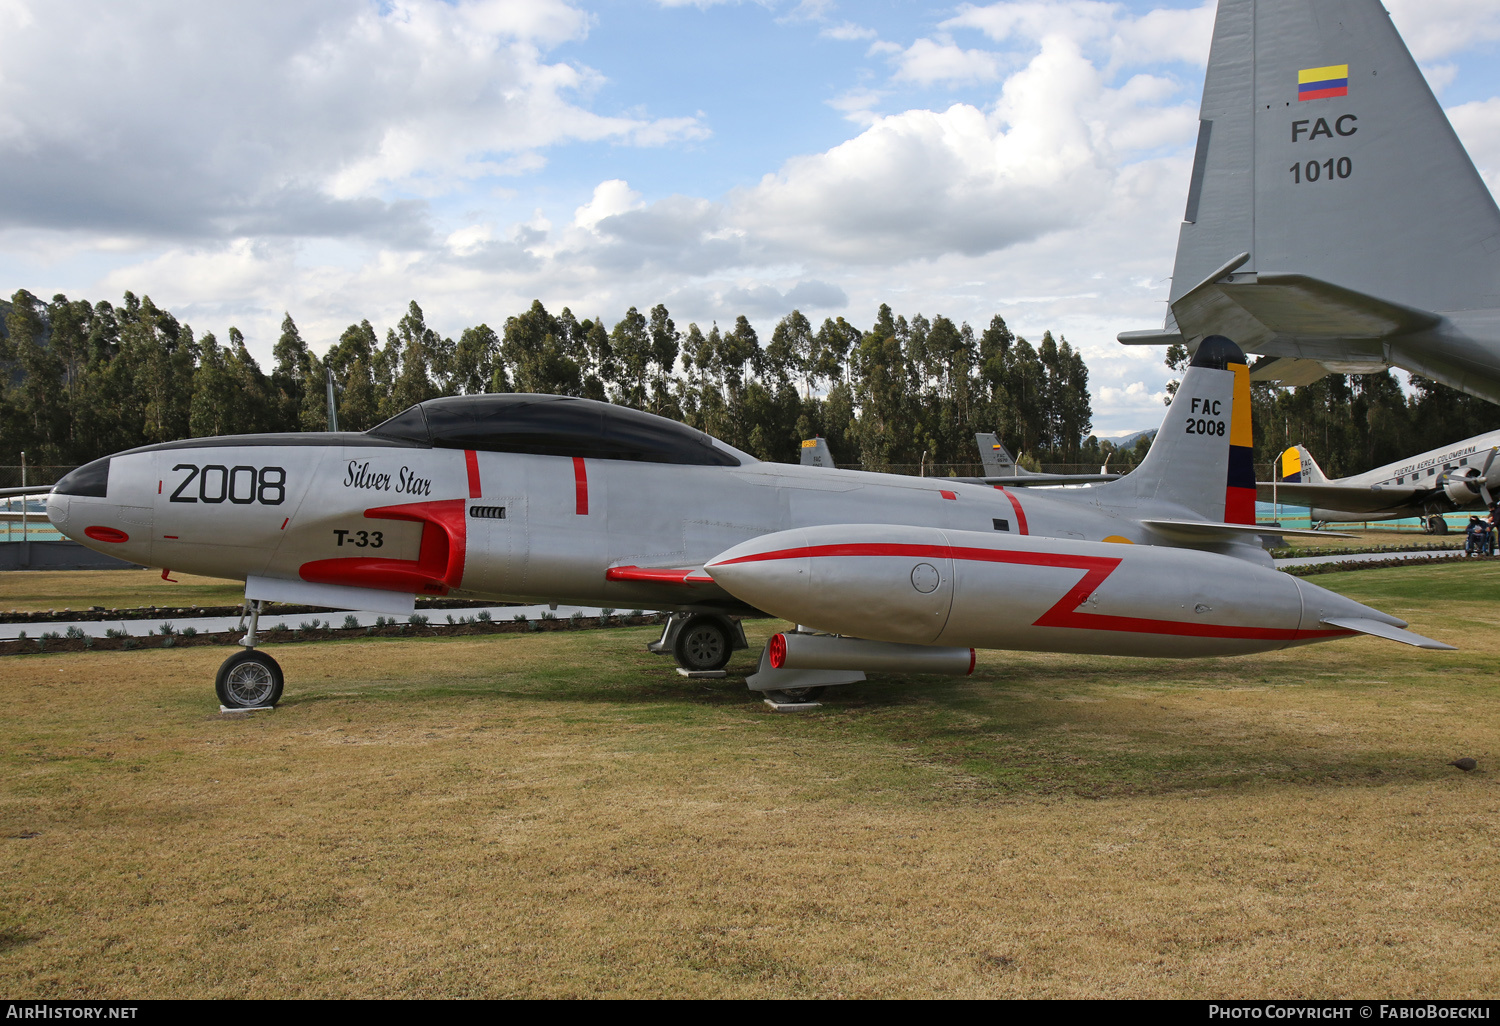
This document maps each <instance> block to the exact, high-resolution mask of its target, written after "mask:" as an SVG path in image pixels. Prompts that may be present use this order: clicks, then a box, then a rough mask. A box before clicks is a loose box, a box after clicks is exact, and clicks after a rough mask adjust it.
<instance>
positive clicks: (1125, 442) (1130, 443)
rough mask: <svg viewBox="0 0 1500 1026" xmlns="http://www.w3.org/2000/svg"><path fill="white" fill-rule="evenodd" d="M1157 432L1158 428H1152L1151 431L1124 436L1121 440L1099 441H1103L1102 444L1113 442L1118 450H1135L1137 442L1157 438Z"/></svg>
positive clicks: (1102, 439) (1104, 439)
mask: <svg viewBox="0 0 1500 1026" xmlns="http://www.w3.org/2000/svg"><path fill="white" fill-rule="evenodd" d="M1156 431H1157V429H1156V428H1152V429H1151V430H1150V431H1137V432H1135V433H1133V434H1129V435H1124V436H1122V437H1120V438H1101V439H1099V441H1101V442H1113V443H1114V446H1115V448H1117V449H1133V448H1135V443H1136V442H1137V441H1139V440H1140V439H1142V438H1155V437H1156Z"/></svg>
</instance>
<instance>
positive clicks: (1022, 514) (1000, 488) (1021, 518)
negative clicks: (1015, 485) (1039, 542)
mask: <svg viewBox="0 0 1500 1026" xmlns="http://www.w3.org/2000/svg"><path fill="white" fill-rule="evenodd" d="M995 491H997V492H999V493H1000V494H1001V495H1003V496H1005V497H1006V498H1007V499H1009V500H1010V508H1011V509H1013V510H1015V511H1016V526H1017V527H1019V528H1020V529H1021V533H1022V534H1030V533H1031V532H1030V531H1028V530H1027V529H1026V511H1025V510H1023V509H1022V508H1021V503H1020V500H1018V499H1017V498H1016V497H1015V496H1014V495H1012V494H1011V493H1010V492H1007V491H1006V490H1005V486H1004V485H996V486H995Z"/></svg>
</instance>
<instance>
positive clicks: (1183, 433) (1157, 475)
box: [1101, 335, 1255, 524]
mask: <svg viewBox="0 0 1500 1026" xmlns="http://www.w3.org/2000/svg"><path fill="white" fill-rule="evenodd" d="M1250 412H1251V411H1250V368H1249V366H1248V364H1247V363H1246V362H1245V354H1244V352H1243V351H1242V350H1241V349H1240V347H1239V346H1237V345H1235V344H1234V343H1233V342H1231V341H1230V340H1229V339H1227V338H1224V337H1223V336H1222V335H1210V336H1209V337H1208V338H1206V339H1204V340H1203V342H1202V343H1201V344H1200V345H1199V346H1198V351H1197V352H1196V353H1194V354H1193V360H1192V363H1191V364H1190V365H1189V366H1188V368H1187V371H1186V372H1185V373H1184V374H1183V376H1182V383H1181V384H1180V385H1178V386H1177V394H1176V395H1175V396H1174V397H1173V399H1172V405H1171V406H1169V407H1167V415H1166V417H1165V419H1163V420H1162V424H1161V430H1160V431H1158V432H1157V433H1156V437H1155V438H1154V439H1152V441H1151V450H1150V452H1148V453H1146V458H1145V459H1144V460H1142V461H1141V465H1140V466H1139V467H1136V468H1135V470H1134V471H1132V472H1131V473H1130V474H1128V475H1126V476H1125V477H1124V478H1122V479H1121V480H1119V481H1117V482H1114V483H1112V484H1108V485H1103V486H1101V487H1102V488H1104V489H1108V491H1107V492H1103V493H1102V494H1107V495H1109V496H1111V498H1113V497H1115V496H1117V495H1119V494H1120V493H1122V492H1124V493H1127V494H1128V493H1130V492H1133V493H1134V496H1135V499H1136V501H1137V502H1138V503H1141V504H1145V503H1160V504H1164V505H1172V506H1180V507H1186V508H1187V509H1189V510H1192V511H1193V512H1194V513H1196V514H1197V515H1198V516H1200V517H1202V518H1203V519H1204V520H1209V521H1216V522H1224V523H1231V524H1253V523H1255V463H1254V459H1253V440H1252V438H1251V428H1250Z"/></svg>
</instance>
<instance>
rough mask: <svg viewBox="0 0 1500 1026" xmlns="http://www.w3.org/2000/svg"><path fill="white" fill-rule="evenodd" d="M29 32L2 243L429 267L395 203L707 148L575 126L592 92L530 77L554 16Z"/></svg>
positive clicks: (510, 9)
mask: <svg viewBox="0 0 1500 1026" xmlns="http://www.w3.org/2000/svg"><path fill="white" fill-rule="evenodd" d="M10 2H11V4H12V5H13V6H14V4H15V3H16V0H10ZM28 12H29V17H30V18H31V21H30V24H24V22H25V20H26V19H25V18H15V19H12V20H11V22H10V23H9V24H8V25H7V31H6V32H5V33H3V34H0V68H3V69H4V74H3V75H0V111H4V112H5V113H4V115H3V116H0V225H45V226H48V227H51V228H62V229H66V228H68V227H79V228H87V229H89V230H93V231H100V230H103V231H111V230H112V231H115V232H118V233H121V234H127V235H130V234H134V235H137V236H153V235H155V236H172V237H179V238H180V237H191V236H194V235H197V236H200V237H214V236H220V237H234V236H237V235H252V234H253V235H265V234H282V235H296V236H318V235H327V236H339V235H350V234H366V235H373V236H376V237H381V238H385V239H388V240H392V241H400V242H401V243H402V244H405V245H426V244H429V243H430V242H431V240H430V238H429V235H428V232H429V229H428V228H427V215H426V211H425V207H424V205H423V204H421V203H420V202H418V201H415V200H414V199H413V197H419V196H427V195H434V194H441V193H443V192H445V191H446V190H448V189H449V188H451V186H452V184H453V183H455V182H462V181H469V180H473V179H476V178H490V177H495V176H508V175H515V174H520V173H525V172H529V171H534V170H536V169H537V168H538V167H540V166H541V165H542V163H543V162H544V156H543V154H544V153H545V151H546V149H547V148H548V147H551V146H555V145H557V144H559V143H564V142H571V141H577V140H606V139H607V140H614V141H619V142H625V143H633V144H639V145H659V144H661V143H663V142H665V141H668V140H672V139H679V138H692V137H700V136H702V135H703V134H704V129H703V127H702V125H701V123H700V121H699V119H698V118H696V117H674V118H666V119H655V120H653V119H650V118H646V117H623V116H605V115H600V114H597V113H594V112H593V111H591V110H589V109H588V108H587V107H586V106H583V105H582V103H581V102H580V101H583V100H586V99H587V97H588V95H589V93H590V91H591V90H593V89H594V88H596V87H597V85H598V84H599V81H600V79H599V76H598V75H597V73H595V72H593V71H591V70H589V69H588V68H586V67H583V66H580V65H574V64H569V63H560V62H558V63H548V62H547V61H546V60H545V59H544V58H543V56H542V54H543V52H544V50H545V49H546V48H548V47H552V46H556V45H558V44H560V43H563V42H567V41H577V40H581V39H582V38H583V37H584V36H585V35H586V33H587V31H588V27H589V23H590V16H589V15H587V14H586V13H584V12H582V11H580V10H579V9H577V8H576V7H574V6H572V5H571V4H570V3H567V2H565V0H461V2H458V3H445V2H441V0H393V2H391V3H387V4H383V5H379V6H377V5H375V4H373V3H368V2H365V0H327V2H324V3H321V4H316V5H310V4H304V3H300V2H294V0H266V2H263V3H257V4H231V5H214V4H207V5H205V4H198V3H191V2H189V0H145V2H143V3H139V4H131V5H126V6H122V5H119V4H115V3H109V2H106V0H81V2H79V3H72V4H68V5H61V4H48V5H32V6H31V7H30V8H29V9H28Z"/></svg>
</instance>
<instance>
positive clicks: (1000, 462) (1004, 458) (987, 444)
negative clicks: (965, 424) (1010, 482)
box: [974, 431, 1016, 477]
mask: <svg viewBox="0 0 1500 1026" xmlns="http://www.w3.org/2000/svg"><path fill="white" fill-rule="evenodd" d="M974 442H975V444H976V445H978V446H979V462H981V463H983V464H984V476H985V477H1015V476H1016V461H1015V460H1013V459H1011V458H1010V453H1009V452H1008V451H1007V450H1006V448H1005V446H1003V445H1001V444H1000V439H998V438H996V437H995V436H994V435H993V434H990V433H989V432H984V431H981V432H980V433H979V434H977V435H975V436H974Z"/></svg>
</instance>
